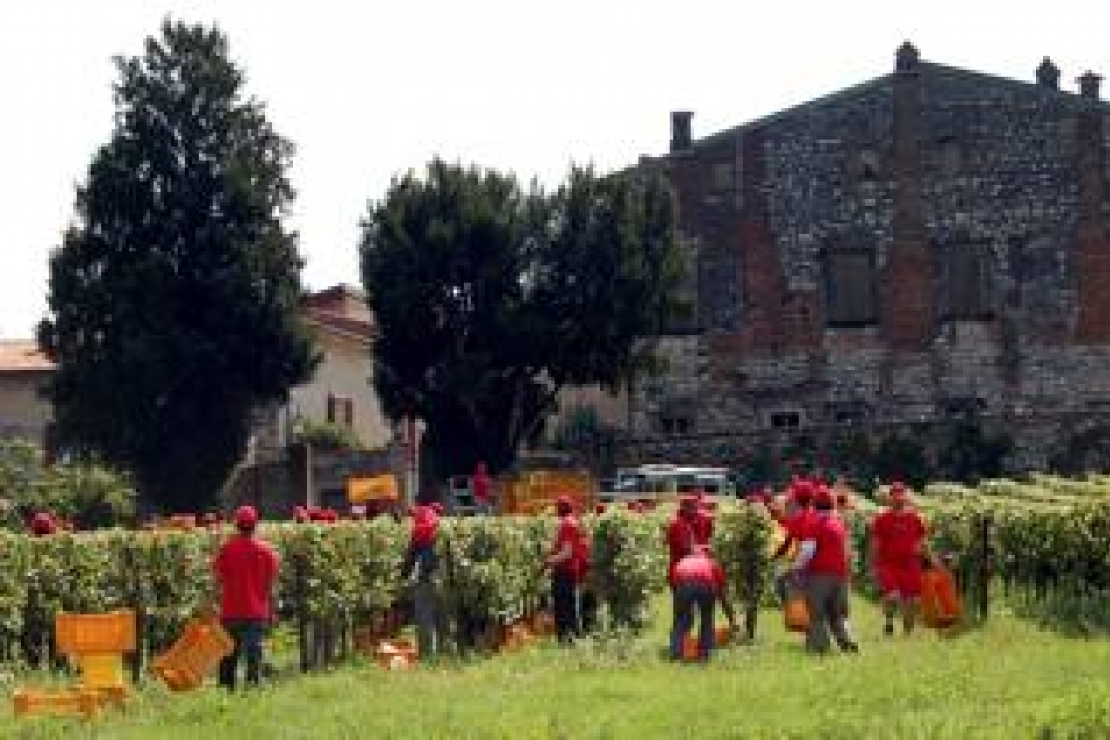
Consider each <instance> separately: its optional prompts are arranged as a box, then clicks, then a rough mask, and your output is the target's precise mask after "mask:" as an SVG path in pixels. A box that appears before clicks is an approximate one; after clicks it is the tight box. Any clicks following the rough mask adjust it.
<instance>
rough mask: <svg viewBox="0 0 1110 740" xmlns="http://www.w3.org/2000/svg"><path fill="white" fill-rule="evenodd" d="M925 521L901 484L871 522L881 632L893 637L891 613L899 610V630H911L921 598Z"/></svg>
mask: <svg viewBox="0 0 1110 740" xmlns="http://www.w3.org/2000/svg"><path fill="white" fill-rule="evenodd" d="M926 532H927V529H926V526H925V521H924V520H923V519H922V518H921V516H920V515H918V513H917V512H916V511H915V510H914V509H913V507H912V506H911V504H910V496H909V491H908V490H907V489H906V487H905V486H904V485H903V484H901V483H897V482H896V483H894V484H892V485H891V487H890V508H889V509H887V510H886V511H884V512H882V513H880V514H878V515H877V516H876V517H875V518H874V520H872V522H871V532H870V535H871V536H870V541H871V553H870V554H871V563H872V568H873V569H874V575H875V580H876V581H877V582H878V584H879V591H880V592H881V593H882V597H883V613H884V615H885V616H886V624H885V625H884V626H883V632H884V633H885V634H887V635H893V634H894V613H895V612H896V611H897V610H898V608H899V607H900V608H901V610H902V628H903V630H904V631H905V633H906V634H907V635H908V634H909V633H910V632H912V631H913V626H914V618H915V615H916V612H917V605H918V601H919V600H920V598H921V574H922V568H921V561H922V558H923V557H924V556H925V548H924V545H925V535H926Z"/></svg>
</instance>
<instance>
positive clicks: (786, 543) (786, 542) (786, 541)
mask: <svg viewBox="0 0 1110 740" xmlns="http://www.w3.org/2000/svg"><path fill="white" fill-rule="evenodd" d="M793 544H794V535H792V534H790V533H789V532H787V533H786V537H785V538H783V540H782V544H781V545H779V547H778V549H777V550H775V554H774V555H772V556H771V559H772V560H778V559H779V558H781V557H783V556H784V555H786V553H788V552H789V551H790V546H791V545H793Z"/></svg>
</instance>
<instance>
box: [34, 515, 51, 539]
mask: <svg viewBox="0 0 1110 740" xmlns="http://www.w3.org/2000/svg"><path fill="white" fill-rule="evenodd" d="M54 529H55V524H54V517H52V516H50V515H49V514H47V513H46V512H45V511H40V512H39V513H38V514H35V515H34V517H32V518H31V531H32V532H34V533H35V534H40V535H41V534H53V533H54Z"/></svg>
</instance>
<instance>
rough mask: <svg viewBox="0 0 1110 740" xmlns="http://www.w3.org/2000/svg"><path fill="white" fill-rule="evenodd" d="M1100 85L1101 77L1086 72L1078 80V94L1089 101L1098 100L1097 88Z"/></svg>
mask: <svg viewBox="0 0 1110 740" xmlns="http://www.w3.org/2000/svg"><path fill="white" fill-rule="evenodd" d="M1100 84H1102V75H1096V74H1095V73H1094V72H1087V73H1086V74H1084V75H1083V76H1082V77H1080V78H1079V94H1080V95H1082V96H1083V97H1085V98H1090V99H1091V100H1098V86H1099V85H1100Z"/></svg>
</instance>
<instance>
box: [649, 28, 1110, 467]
mask: <svg viewBox="0 0 1110 740" xmlns="http://www.w3.org/2000/svg"><path fill="white" fill-rule="evenodd" d="M1030 71H1031V72H1033V70H1032V69H1031V70H1030ZM1031 80H1032V81H1031V82H1023V81H1015V80H1010V79H1003V78H999V77H995V76H992V75H987V74H982V73H978V72H972V71H968V70H963V69H956V68H953V67H949V66H944V65H941V64H935V63H931V62H926V61H923V60H922V59H920V57H919V55H918V52H917V50H916V49H915V48H914V47H913V46H912V45H911V44H909V43H906V44H904V45H903V46H902V47H901V48H899V49H898V50H897V53H896V60H895V65H894V70H893V72H892V73H891V74H886V75H883V76H881V77H878V78H876V79H873V80H871V81H868V82H864V83H863V84H860V85H857V86H855V87H851V88H848V89H846V90H843V91H840V92H838V93H835V94H833V95H830V96H828V97H824V98H821V99H818V100H815V101H812V102H809V103H805V104H803V105H800V106H797V107H795V108H791V109H789V110H786V111H783V112H781V113H777V114H775V115H771V116H768V117H766V118H763V119H760V120H757V121H754V122H751V123H748V124H746V125H742V126H739V127H737V128H733V129H729V130H727V131H723V132H720V133H717V134H713V135H711V136H707V137H704V138H700V139H694V138H693V136H692V131H691V117H692V114H690V113H688V112H677V113H673V114H672V138H671V150H670V152H669V153H668V154H667V155H664V156H661V157H658V158H644V159H642V160H641V163H640V166H641V167H645V168H656V167H658V168H662V169H663V170H664V171H665V172H666V173H667V174H668V175H669V177H670V179H671V181H672V184H673V185H674V186H675V189H676V191H677V196H678V200H679V207H680V224H681V235H682V237H683V239H684V243H685V245H686V247H687V249H688V256H689V263H690V265H691V267H692V270H691V276H690V278H691V284H690V293H691V295H693V296H695V297H696V300H695V301H694V304H695V306H696V311H694V312H693V318H692V319H691V320H689V321H688V323H687V324H686V325H681V326H679V325H676V326H675V327H674V328H673V333H672V334H670V335H668V336H665V337H660V338H659V339H658V345H659V348H660V352H661V353H662V355H663V356H664V357H665V358H666V359H667V360H668V366H669V367H668V370H667V372H666V373H665V374H663V375H660V376H657V377H654V378H651V379H648V380H646V381H644V382H643V383H641V384H639V386H638V387H637V389H636V392H635V394H634V397H633V399H632V405H633V408H632V418H633V427H634V430H635V431H636V433H638V434H640V435H647V436H648V437H651V438H654V439H665V438H667V437H668V436H670V437H672V438H674V439H679V438H683V439H686V440H693V441H694V442H697V440H702V441H706V440H720V439H727V438H728V437H729V435H738V436H739V437H746V438H748V439H750V438H752V436H753V435H755V436H759V435H760V434H761V433H766V434H768V435H771V436H776V435H777V436H778V437H779V438H782V437H783V435H787V436H788V435H792V434H802V433H806V432H809V433H811V434H815V435H819V434H821V433H824V432H825V431H827V430H830V429H833V430H835V429H837V428H844V427H851V428H858V429H879V428H891V427H895V428H898V427H901V428H905V427H907V425H916V426H921V425H928V424H932V423H937V422H942V421H944V420H945V419H949V418H953V417H963V416H966V415H968V414H974V415H976V416H977V418H980V419H982V420H985V422H987V423H991V424H994V425H995V426H997V427H1005V428H1006V429H1007V430H1008V431H1009V432H1010V433H1011V434H1012V435H1013V436H1014V437H1015V440H1016V442H1017V449H1016V451H1015V454H1014V455H1013V459H1012V460H1011V461H1010V464H1011V466H1013V467H1019V468H1022V467H1034V466H1040V465H1043V464H1045V463H1046V462H1047V460H1048V459H1049V458H1050V457H1051V456H1052V455H1053V454H1054V450H1056V449H1057V448H1059V446H1060V445H1061V444H1064V443H1065V442H1066V441H1067V440H1068V439H1070V438H1073V437H1074V436H1075V434H1076V432H1077V431H1078V430H1080V429H1089V428H1090V427H1091V426H1092V425H1096V424H1099V423H1101V422H1103V421H1104V420H1107V419H1110V193H1108V190H1107V182H1108V180H1110V169H1108V157H1107V149H1108V146H1110V106H1108V105H1107V104H1105V103H1103V102H1102V101H1101V100H1100V99H1099V83H1100V81H1101V78H1100V77H1099V76H1098V75H1096V74H1094V73H1091V72H1087V73H1086V74H1083V75H1082V76H1081V77H1079V79H1078V92H1077V93H1074V92H1071V91H1067V90H1063V89H1061V88H1060V84H1059V82H1060V72H1059V70H1058V69H1057V68H1056V67H1055V66H1054V65H1053V64H1052V62H1051V61H1050V60H1048V59H1045V60H1044V61H1043V62H1042V63H1041V65H1040V67H1039V68H1037V69H1036V71H1035V74H1033V75H1031ZM1107 437H1108V438H1110V435H1107ZM695 446H696V445H695ZM699 449H700V450H701V452H704V451H705V449H706V448H705V446H704V445H703V446H702V447H701V448H699ZM717 449H723V450H726V451H727V450H728V449H729V448H727V447H724V448H720V447H718V448H717ZM688 452H689V451H688ZM691 454H692V453H691ZM730 454H731V453H730Z"/></svg>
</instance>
